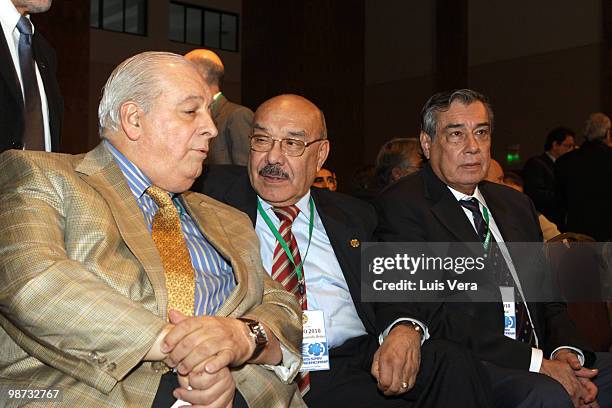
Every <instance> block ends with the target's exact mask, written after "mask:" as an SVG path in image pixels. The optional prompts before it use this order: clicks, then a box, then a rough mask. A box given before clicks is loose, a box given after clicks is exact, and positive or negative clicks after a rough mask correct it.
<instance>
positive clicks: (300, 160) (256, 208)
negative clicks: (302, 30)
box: [194, 95, 488, 408]
mask: <svg viewBox="0 0 612 408" xmlns="http://www.w3.org/2000/svg"><path fill="white" fill-rule="evenodd" d="M329 149H330V142H329V140H328V139H327V130H326V126H325V118H324V116H323V113H322V112H321V110H320V109H319V108H317V106H315V105H314V104H313V103H312V102H310V101H309V100H307V99H305V98H303V97H301V96H297V95H281V96H277V97H274V98H272V99H270V100H268V101H266V102H264V103H263V104H262V105H261V106H260V107H259V108H258V109H257V111H256V113H255V119H254V125H253V134H252V136H251V152H250V157H249V164H248V174H247V170H245V169H241V168H238V167H227V166H207V168H206V169H205V171H204V174H203V176H202V178H201V179H200V180H199V182H198V183H196V185H195V186H194V188H195V189H196V190H198V189H199V191H202V192H205V194H208V195H211V196H212V197H215V198H217V199H219V200H221V201H224V202H226V203H228V204H230V205H232V206H234V207H236V208H238V209H240V210H242V211H244V212H245V213H247V215H248V216H249V217H250V219H251V221H252V222H253V224H254V225H255V231H256V232H257V235H258V237H259V239H260V243H261V256H262V259H263V262H264V267H265V268H266V269H267V270H268V272H269V273H271V275H272V276H273V277H274V278H275V279H278V280H282V281H284V284H285V285H286V287H287V286H288V290H290V288H293V290H292V291H293V292H294V293H295V295H296V297H297V298H298V299H299V300H300V303H301V304H302V308H303V309H304V311H305V313H307V314H306V316H310V313H317V312H321V311H322V312H323V320H324V321H325V328H326V333H327V336H328V337H327V345H328V347H329V349H330V368H329V370H323V371H311V372H310V373H309V374H308V375H302V376H301V378H300V379H299V380H298V385H299V386H300V389H301V390H302V392H303V394H304V400H305V402H306V403H307V404H308V405H309V406H311V407H315V408H316V407H339V406H347V407H364V408H365V407H368V408H372V407H412V406H414V407H417V406H418V407H450V406H456V407H483V406H488V388H487V381H486V379H485V378H484V376H483V375H482V374H483V369H482V367H481V366H480V364H479V362H478V361H476V360H475V359H474V358H473V356H472V355H471V354H470V353H466V352H465V349H461V348H459V347H457V346H455V345H452V344H451V343H448V342H444V341H432V340H427V341H425V339H426V338H427V333H426V332H424V327H423V326H422V325H421V324H420V323H419V322H418V321H416V320H413V319H404V318H403V316H402V315H401V314H400V313H399V312H398V311H397V308H396V307H395V306H394V305H390V304H387V305H382V304H375V303H362V302H361V301H360V296H361V295H360V293H361V292H360V290H361V287H360V284H361V278H360V246H361V243H362V242H365V241H371V240H372V233H373V231H374V228H375V226H376V214H375V213H374V210H373V208H372V207H371V206H370V205H369V204H366V203H364V202H362V201H360V200H357V199H355V198H352V197H348V196H346V195H343V194H340V193H336V192H331V191H328V190H324V189H317V188H313V189H311V188H310V186H311V185H312V182H313V180H314V178H315V176H316V174H317V171H319V170H320V169H321V167H322V166H323V164H324V162H325V160H326V159H327V156H328V154H329ZM283 244H285V245H286V246H287V248H288V251H287V252H289V253H291V255H292V257H291V258H289V256H288V254H286V253H285V251H284V247H283ZM285 267H287V268H285ZM279 269H281V270H285V269H288V270H289V271H288V273H287V274H286V275H283V272H279ZM309 319H310V318H309ZM305 335H306V333H305ZM423 341H424V343H423ZM422 343H423V345H422V347H421V344H422Z"/></svg>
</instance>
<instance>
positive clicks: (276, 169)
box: [259, 164, 289, 180]
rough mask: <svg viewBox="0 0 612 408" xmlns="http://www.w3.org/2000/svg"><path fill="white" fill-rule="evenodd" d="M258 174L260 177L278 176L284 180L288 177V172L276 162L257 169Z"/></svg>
mask: <svg viewBox="0 0 612 408" xmlns="http://www.w3.org/2000/svg"><path fill="white" fill-rule="evenodd" d="M259 175H260V176H262V177H278V178H283V179H285V180H287V179H289V174H287V173H286V172H284V171H283V169H282V167H281V166H280V165H278V164H267V165H266V166H265V167H264V168H263V169H261V170H259Z"/></svg>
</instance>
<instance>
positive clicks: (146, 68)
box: [98, 51, 192, 138]
mask: <svg viewBox="0 0 612 408" xmlns="http://www.w3.org/2000/svg"><path fill="white" fill-rule="evenodd" d="M169 63H174V64H189V65H192V63H191V62H189V61H187V60H186V59H185V58H184V57H183V56H182V55H178V54H173V53H171V52H158V51H148V52H143V53H140V54H136V55H134V56H133V57H130V58H128V59H126V60H125V61H123V62H122V63H121V64H119V65H118V66H117V67H116V68H115V69H114V70H113V72H112V73H111V75H110V77H109V78H108V80H107V81H106V85H104V88H103V89H102V99H101V100H100V105H99V106H98V125H99V132H100V137H101V138H104V130H105V129H108V130H112V131H118V130H119V128H120V123H121V117H120V116H121V114H120V109H121V105H123V104H124V103H125V102H127V101H132V102H134V103H136V104H137V105H138V106H140V107H141V108H142V109H143V110H144V111H145V112H148V111H149V109H150V108H151V105H152V103H153V101H154V100H155V99H157V98H158V97H159V96H160V95H161V93H162V89H161V87H160V86H159V82H160V81H159V80H160V76H159V65H161V64H169Z"/></svg>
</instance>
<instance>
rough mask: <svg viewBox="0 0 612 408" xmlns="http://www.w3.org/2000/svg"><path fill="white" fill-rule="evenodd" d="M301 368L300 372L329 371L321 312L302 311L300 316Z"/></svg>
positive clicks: (327, 350)
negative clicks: (301, 330) (301, 326)
mask: <svg viewBox="0 0 612 408" xmlns="http://www.w3.org/2000/svg"><path fill="white" fill-rule="evenodd" d="M302 324H303V331H304V337H303V340H302V360H303V361H302V368H300V371H321V370H329V349H328V347H327V344H328V343H327V335H326V334H325V319H324V317H323V311H322V310H304V311H303V314H302Z"/></svg>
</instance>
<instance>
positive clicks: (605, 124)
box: [584, 112, 612, 141]
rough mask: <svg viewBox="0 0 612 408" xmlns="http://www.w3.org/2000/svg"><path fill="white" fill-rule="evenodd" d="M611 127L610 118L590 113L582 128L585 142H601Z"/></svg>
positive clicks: (602, 114)
mask: <svg viewBox="0 0 612 408" xmlns="http://www.w3.org/2000/svg"><path fill="white" fill-rule="evenodd" d="M611 127H612V123H611V122H610V118H609V117H608V116H607V115H606V114H604V113H600V112H598V113H592V114H591V115H589V118H588V119H587V121H586V124H585V126H584V137H585V138H586V140H589V141H593V140H603V139H605V137H606V136H607V134H608V131H609V130H610V128H611Z"/></svg>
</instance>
